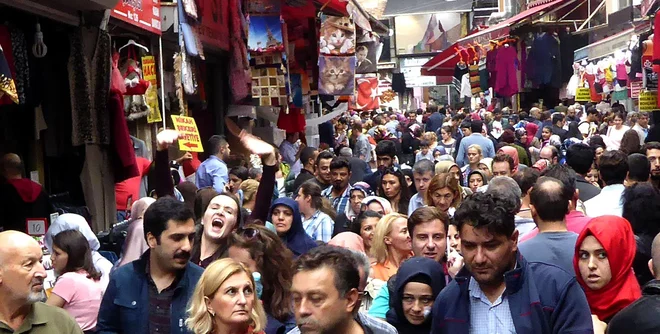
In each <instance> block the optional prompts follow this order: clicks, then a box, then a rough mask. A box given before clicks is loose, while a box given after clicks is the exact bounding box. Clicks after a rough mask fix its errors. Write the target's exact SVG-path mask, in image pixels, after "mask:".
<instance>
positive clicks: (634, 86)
mask: <svg viewBox="0 0 660 334" xmlns="http://www.w3.org/2000/svg"><path fill="white" fill-rule="evenodd" d="M642 85H643V82H642V81H633V82H631V83H630V98H631V99H637V98H639V92H640V91H642Z"/></svg>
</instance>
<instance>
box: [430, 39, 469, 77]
mask: <svg viewBox="0 0 660 334" xmlns="http://www.w3.org/2000/svg"><path fill="white" fill-rule="evenodd" d="M457 48H458V43H454V44H452V45H451V46H450V47H448V48H446V49H444V50H443V51H441V52H440V53H438V54H437V55H435V57H433V58H431V60H429V61H427V62H426V64H424V65H422V75H428V76H437V77H451V76H453V75H454V67H456V64H458V61H459V60H460V57H459V55H458V52H457V51H456V49H457ZM463 52H464V54H463V56H465V51H463Z"/></svg>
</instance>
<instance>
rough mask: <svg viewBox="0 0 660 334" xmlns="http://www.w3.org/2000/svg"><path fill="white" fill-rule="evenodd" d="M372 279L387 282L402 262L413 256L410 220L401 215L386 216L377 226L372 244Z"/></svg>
mask: <svg viewBox="0 0 660 334" xmlns="http://www.w3.org/2000/svg"><path fill="white" fill-rule="evenodd" d="M371 256H372V257H373V258H375V259H376V262H375V263H373V264H372V265H371V277H372V278H374V279H379V280H382V281H387V280H388V279H389V278H390V277H391V276H392V275H394V274H396V272H397V270H399V265H401V262H403V261H404V260H406V259H408V258H409V257H411V256H412V243H411V239H410V234H409V233H408V218H406V216H404V215H402V214H399V213H390V214H388V215H385V216H384V217H383V218H382V219H381V220H380V221H379V222H378V224H377V225H376V233H375V234H374V238H373V241H372V244H371Z"/></svg>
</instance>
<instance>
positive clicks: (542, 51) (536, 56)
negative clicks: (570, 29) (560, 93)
mask: <svg viewBox="0 0 660 334" xmlns="http://www.w3.org/2000/svg"><path fill="white" fill-rule="evenodd" d="M527 64H528V71H527V75H528V77H529V78H530V80H531V81H532V84H533V85H534V87H540V86H543V85H551V86H552V87H555V88H559V86H561V63H560V55H559V40H558V38H557V37H556V36H554V35H553V34H549V33H541V34H540V35H538V36H536V38H535V39H534V42H533V43H532V49H531V50H530V52H529V56H528V58H527Z"/></svg>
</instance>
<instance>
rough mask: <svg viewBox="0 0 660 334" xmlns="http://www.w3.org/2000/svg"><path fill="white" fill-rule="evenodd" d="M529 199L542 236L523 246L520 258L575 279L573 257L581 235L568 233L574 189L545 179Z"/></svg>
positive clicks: (540, 181)
mask: <svg viewBox="0 0 660 334" xmlns="http://www.w3.org/2000/svg"><path fill="white" fill-rule="evenodd" d="M529 197H530V205H529V208H530V211H531V213H532V217H534V222H536V225H537V226H538V230H539V234H538V235H537V236H536V237H534V238H532V239H530V240H528V241H526V242H524V243H521V244H520V254H522V255H523V256H524V257H525V259H527V260H529V261H533V262H543V263H549V264H554V265H556V266H558V267H560V268H562V269H564V270H566V272H567V273H569V274H572V275H575V269H574V268H573V257H574V256H575V242H576V241H577V237H578V235H577V233H574V232H569V231H568V230H567V229H566V215H567V214H568V208H569V204H570V201H571V198H572V197H573V191H572V189H570V187H567V186H566V185H564V184H563V183H562V182H561V181H559V180H557V179H553V178H551V177H547V176H543V177H541V178H539V179H538V181H537V182H536V184H535V185H534V187H532V190H531V192H530V196H529Z"/></svg>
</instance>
